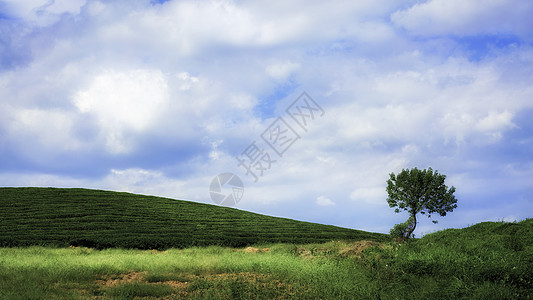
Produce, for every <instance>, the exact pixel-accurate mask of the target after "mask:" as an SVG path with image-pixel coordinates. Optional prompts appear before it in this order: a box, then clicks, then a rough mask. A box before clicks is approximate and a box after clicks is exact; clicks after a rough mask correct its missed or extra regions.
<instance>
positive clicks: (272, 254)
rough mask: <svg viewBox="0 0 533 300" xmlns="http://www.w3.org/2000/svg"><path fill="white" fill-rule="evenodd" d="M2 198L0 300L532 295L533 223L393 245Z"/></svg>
mask: <svg viewBox="0 0 533 300" xmlns="http://www.w3.org/2000/svg"><path fill="white" fill-rule="evenodd" d="M0 197H1V198H0V199H1V201H2V202H1V203H2V210H1V211H0V217H1V219H0V241H2V243H3V248H0V299H133V298H136V299H531V298H533V296H532V295H533V292H532V291H533V272H532V271H531V270H533V219H527V220H524V221H521V222H515V223H504V222H485V223H479V224H476V225H473V226H470V227H467V228H464V229H447V230H444V231H440V232H436V233H432V234H428V235H426V236H424V237H423V238H421V239H413V240H410V241H409V242H406V243H403V244H401V245H398V244H396V243H394V242H392V241H390V240H389V239H388V238H387V236H385V235H382V234H374V233H368V232H364V231H357V230H351V229H345V228H338V227H334V226H325V225H319V224H312V223H305V222H297V221H293V220H288V219H281V218H273V217H267V216H262V215H258V214H252V213H248V212H243V211H239V210H236V209H230V208H224V207H216V206H212V205H205V204H197V203H191V202H186V201H178V200H172V199H164V198H157V197H147V196H141V195H132V194H126V193H114V192H104V191H92V190H83V189H34V188H23V189H10V188H1V189H0ZM13 199H15V200H13ZM159 215H161V216H159ZM156 216H159V217H157V218H156ZM232 218H235V220H232ZM239 222H243V223H244V224H247V225H248V226H243V225H242V224H240V223H239ZM169 224H170V225H177V224H180V226H168V225H169ZM163 225H166V226H163ZM215 225H216V226H215ZM161 226H163V227H164V228H161ZM151 230H155V233H152V232H151ZM263 231H264V232H263ZM172 234H175V235H177V236H178V237H179V238H175V239H170V240H171V243H169V242H166V240H165V239H166V238H169V237H171V236H172ZM187 234H188V235H187ZM291 234H292V235H294V240H291V236H290V235H291ZM200 238H201V242H199V245H195V240H196V239H200ZM136 242H137V243H138V244H135V243H136ZM87 245H89V246H93V247H86V246H87ZM153 246H156V247H153ZM132 248H136V249H132Z"/></svg>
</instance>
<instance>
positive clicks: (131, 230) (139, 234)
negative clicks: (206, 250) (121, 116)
mask: <svg viewBox="0 0 533 300" xmlns="http://www.w3.org/2000/svg"><path fill="white" fill-rule="evenodd" d="M361 239H369V240H374V241H385V240H386V239H387V236H386V235H384V234H379V233H371V232H365V231H360V230H353V229H348V228H340V227H335V226H328V225H321V224H315V223H308V222H300V221H295V220H290V219H284V218H276V217H270V216H265V215H260V214H256V213H251V212H247V211H241V210H238V209H234V208H229V207H220V206H216V205H208V204H201V203H196V202H191V201H182V200H174V199H168V198H160V197H152V196H144V195H136V194H129V193H118V192H111V191H99V190H87V189H60V188H0V247H13V246H32V245H41V246H56V247H65V246H69V245H70V246H81V247H90V248H97V249H104V248H113V247H120V248H137V249H160V250H162V249H166V248H171V247H172V248H184V247H191V246H209V245H219V246H229V247H243V246H247V245H251V244H255V243H261V242H267V243H286V242H289V243H316V242H327V241H331V240H361Z"/></svg>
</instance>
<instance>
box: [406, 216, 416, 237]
mask: <svg viewBox="0 0 533 300" xmlns="http://www.w3.org/2000/svg"><path fill="white" fill-rule="evenodd" d="M412 217H413V227H411V228H409V231H407V235H406V236H405V239H406V240H408V239H409V238H410V237H411V234H413V232H414V231H415V229H416V215H412Z"/></svg>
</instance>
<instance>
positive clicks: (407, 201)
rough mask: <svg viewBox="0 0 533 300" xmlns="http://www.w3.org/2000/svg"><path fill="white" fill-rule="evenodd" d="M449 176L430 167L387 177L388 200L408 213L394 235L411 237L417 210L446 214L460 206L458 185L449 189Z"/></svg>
mask: <svg viewBox="0 0 533 300" xmlns="http://www.w3.org/2000/svg"><path fill="white" fill-rule="evenodd" d="M445 179H446V175H442V174H439V172H438V171H433V169H431V168H428V169H427V170H426V169H424V170H419V169H417V168H413V169H410V170H408V169H403V170H402V171H401V172H400V173H398V175H395V174H394V173H390V178H389V180H387V193H388V197H387V202H388V203H389V206H390V207H391V208H394V207H396V209H395V212H397V213H399V212H400V211H401V210H405V211H407V212H408V213H409V219H408V220H407V222H405V223H402V224H398V225H396V226H395V228H394V229H393V230H391V234H393V231H394V234H396V235H399V237H400V238H401V239H402V240H403V239H408V238H409V237H410V236H411V235H412V233H413V232H414V231H415V228H416V224H417V219H416V216H417V214H418V213H420V214H423V215H426V214H427V216H428V217H429V218H430V217H431V215H432V214H436V213H437V214H439V215H440V216H446V213H448V212H451V211H453V210H454V209H455V208H456V207H457V199H456V198H455V196H454V192H455V187H453V186H452V187H450V188H448V187H447V186H446V185H445V184H444V181H445ZM433 222H434V223H436V221H433Z"/></svg>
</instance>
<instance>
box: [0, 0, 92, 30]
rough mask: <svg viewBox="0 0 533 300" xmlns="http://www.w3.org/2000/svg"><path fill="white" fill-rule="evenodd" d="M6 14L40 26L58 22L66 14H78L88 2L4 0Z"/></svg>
mask: <svg viewBox="0 0 533 300" xmlns="http://www.w3.org/2000/svg"><path fill="white" fill-rule="evenodd" d="M2 2H3V4H4V5H5V6H4V8H5V9H6V12H7V13H8V14H10V15H11V16H13V17H17V18H22V19H24V20H25V21H27V22H30V23H32V24H34V25H38V26H48V25H50V24H53V23H54V22H56V21H57V20H58V19H59V18H60V16H61V15H62V14H64V13H69V14H78V13H79V12H80V8H81V7H82V6H83V5H85V2H86V0H52V1H49V0H25V1H18V0H4V1H2Z"/></svg>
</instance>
